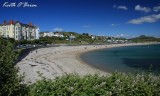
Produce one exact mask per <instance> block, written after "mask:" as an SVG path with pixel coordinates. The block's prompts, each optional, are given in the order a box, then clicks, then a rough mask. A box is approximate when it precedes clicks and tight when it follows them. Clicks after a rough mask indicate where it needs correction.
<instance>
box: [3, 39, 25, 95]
mask: <svg viewBox="0 0 160 96" xmlns="http://www.w3.org/2000/svg"><path fill="white" fill-rule="evenodd" d="M15 59H16V54H15V52H14V51H13V45H12V43H10V42H9V41H8V40H5V39H2V38H0V96H13V95H14V96H18V95H25V94H26V93H27V90H26V87H25V86H24V85H23V84H20V83H19V82H20V80H22V79H21V78H20V77H18V75H17V72H18V70H17V69H16V68H14V62H15ZM23 91H24V92H23ZM23 93H25V94H23Z"/></svg>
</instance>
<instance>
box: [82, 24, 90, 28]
mask: <svg viewBox="0 0 160 96" xmlns="http://www.w3.org/2000/svg"><path fill="white" fill-rule="evenodd" d="M82 27H83V28H90V27H91V25H83V26H82Z"/></svg>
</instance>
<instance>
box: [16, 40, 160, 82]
mask: <svg viewBox="0 0 160 96" xmlns="http://www.w3.org/2000/svg"><path fill="white" fill-rule="evenodd" d="M149 44H160V43H129V44H111V45H85V46H84V45H83V46H59V47H49V48H40V49H37V52H36V50H34V51H33V52H32V53H29V54H28V55H27V56H26V57H25V58H23V59H22V60H21V61H20V62H18V63H17V64H16V67H19V73H18V74H21V75H22V74H23V73H25V74H24V76H25V78H24V83H35V82H36V81H37V80H41V77H40V76H39V73H42V76H44V77H45V78H48V79H55V78H56V77H58V76H63V75H66V74H72V73H76V74H79V75H80V76H84V75H88V74H96V73H98V74H100V75H110V73H108V72H106V71H105V72H104V71H103V70H100V69H98V68H95V67H94V66H91V65H90V64H87V63H86V62H84V61H83V60H81V58H80V56H81V55H82V54H84V53H86V52H89V51H95V50H101V49H105V48H113V47H121V46H135V45H149ZM106 46H107V47H106Z"/></svg>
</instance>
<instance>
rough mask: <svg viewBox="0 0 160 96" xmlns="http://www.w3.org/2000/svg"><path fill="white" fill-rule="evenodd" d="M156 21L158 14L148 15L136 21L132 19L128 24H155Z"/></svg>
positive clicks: (159, 18)
mask: <svg viewBox="0 0 160 96" xmlns="http://www.w3.org/2000/svg"><path fill="white" fill-rule="evenodd" d="M158 20H160V14H157V15H155V14H153V15H149V16H144V17H140V18H137V19H132V20H130V21H129V22H128V23H131V24H143V23H146V22H148V23H153V22H157V21H158Z"/></svg>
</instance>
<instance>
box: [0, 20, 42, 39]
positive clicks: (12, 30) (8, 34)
mask: <svg viewBox="0 0 160 96" xmlns="http://www.w3.org/2000/svg"><path fill="white" fill-rule="evenodd" d="M39 31H40V30H39V27H37V26H35V25H32V23H29V24H23V23H21V22H19V21H13V20H10V21H9V22H6V21H4V22H3V24H0V35H1V36H3V37H5V38H14V39H15V40H34V39H39Z"/></svg>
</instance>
